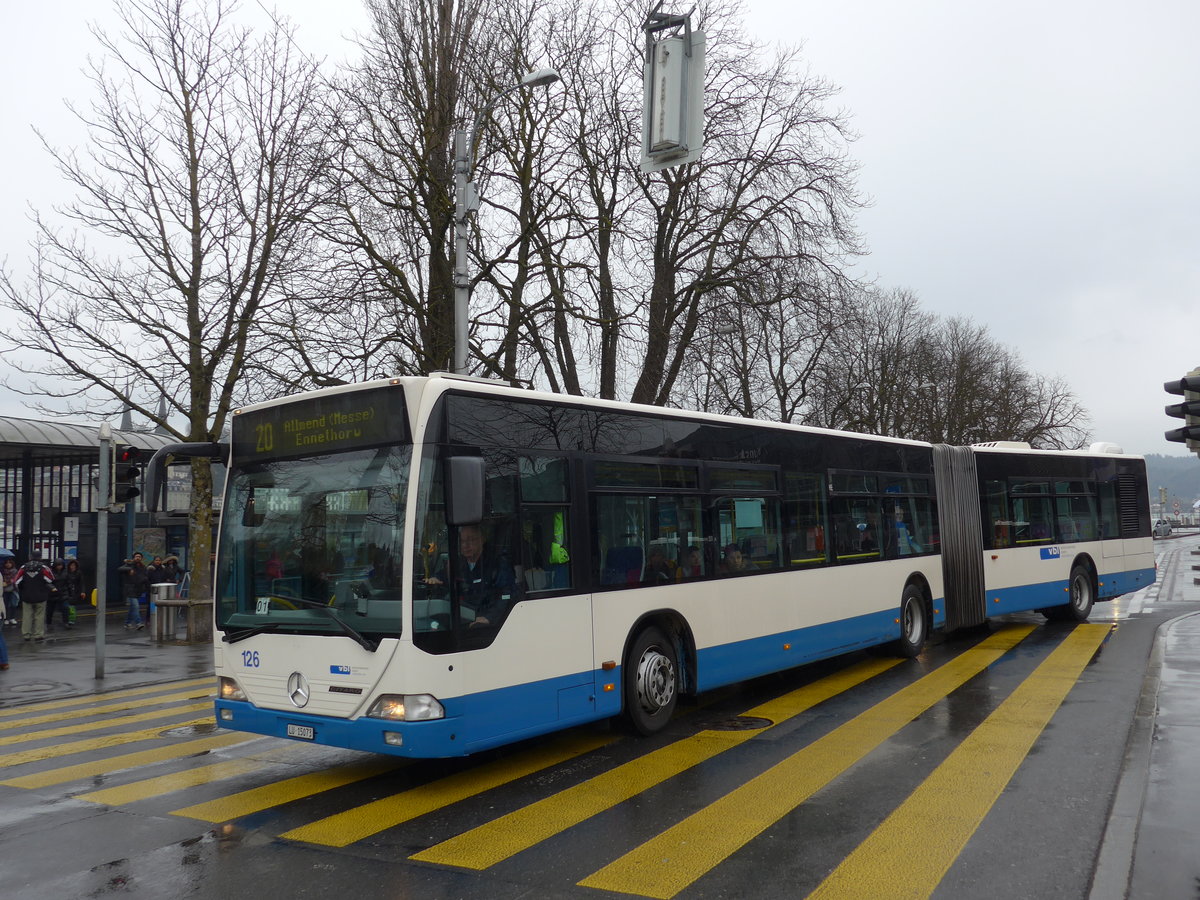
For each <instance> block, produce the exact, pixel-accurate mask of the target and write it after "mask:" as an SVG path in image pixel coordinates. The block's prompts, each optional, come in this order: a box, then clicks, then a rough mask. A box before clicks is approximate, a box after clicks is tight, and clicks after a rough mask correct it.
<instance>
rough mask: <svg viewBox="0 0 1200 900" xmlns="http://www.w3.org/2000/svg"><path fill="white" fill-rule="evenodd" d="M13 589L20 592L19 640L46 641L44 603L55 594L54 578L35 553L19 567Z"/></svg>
mask: <svg viewBox="0 0 1200 900" xmlns="http://www.w3.org/2000/svg"><path fill="white" fill-rule="evenodd" d="M13 587H15V588H16V589H17V590H19V591H20V592H21V638H22V640H26V641H28V640H33V641H34V642H37V641H44V640H45V639H46V603H47V602H48V601H49V600H50V597H51V595H52V594H54V593H55V587H54V576H53V575H52V574H51V573H50V569H49V568H48V567H46V566H44V565H42V560H41V557H40V556H38V555H37V554H36V553H34V554H32V555H31V556H30V557H29V562H27V563H25V565H23V566H21V570H20V571H19V572H18V573H17V577H16V578H14V579H13Z"/></svg>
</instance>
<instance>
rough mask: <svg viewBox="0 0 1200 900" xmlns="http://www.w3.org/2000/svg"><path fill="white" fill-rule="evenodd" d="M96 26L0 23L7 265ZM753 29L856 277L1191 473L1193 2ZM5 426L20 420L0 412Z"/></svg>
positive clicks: (7, 408)
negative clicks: (844, 132) (772, 62)
mask: <svg viewBox="0 0 1200 900" xmlns="http://www.w3.org/2000/svg"><path fill="white" fill-rule="evenodd" d="M667 6H668V7H670V6H671V4H670V3H668V4H667ZM675 6H677V7H678V9H677V10H676V11H680V12H682V11H684V9H685V8H686V7H690V2H689V3H686V4H682V3H681V4H675ZM279 8H280V9H281V10H283V11H284V12H286V13H287V14H289V15H290V16H292V18H293V19H294V20H295V21H296V22H297V24H298V25H299V26H300V34H299V42H300V44H301V45H302V46H304V47H305V48H306V49H311V50H313V51H314V52H318V53H321V54H323V55H327V56H329V57H331V58H334V59H339V58H342V57H344V56H345V55H346V54H347V53H349V52H351V48H350V46H349V44H347V43H345V42H343V41H342V40H341V35H348V34H350V33H351V32H353V31H354V29H356V28H361V27H362V26H363V24H364V22H365V17H364V16H363V14H362V12H361V10H360V8H359V6H358V4H357V3H356V2H355V0H336V2H331V0H323V2H316V0H285V2H281V3H280V4H279ZM111 18H112V14H111V8H110V6H109V4H108V3H107V2H106V0H91V2H83V0H53V2H50V3H42V4H25V3H16V2H6V3H3V4H0V35H3V37H2V38H0V41H3V44H4V52H3V53H2V54H0V84H3V85H5V88H4V91H3V94H2V95H0V122H3V127H4V140H3V142H2V143H0V171H3V172H4V177H3V178H2V179H0V259H7V261H8V264H9V265H10V267H13V268H23V266H24V260H25V259H26V258H27V257H28V249H27V245H28V241H29V239H30V237H31V235H32V226H31V225H30V223H29V221H28V218H27V217H28V207H29V204H30V203H32V204H34V205H35V206H37V207H39V208H41V209H47V208H48V207H49V206H50V205H51V204H52V203H53V202H56V201H61V200H63V199H65V195H64V190H65V188H64V186H63V184H62V182H61V181H60V180H59V179H58V178H57V177H56V175H55V173H54V171H53V169H52V167H51V166H50V164H49V162H48V160H47V158H46V155H45V152H44V151H43V150H42V149H41V147H40V145H39V143H38V141H37V139H36V137H35V136H34V134H33V133H32V131H31V125H33V124H37V125H38V127H39V128H41V129H42V130H44V131H45V132H46V133H47V136H48V137H50V138H51V140H52V141H53V142H54V143H57V144H65V145H72V144H78V143H79V142H80V139H81V131H80V130H79V128H78V126H76V125H75V124H74V123H73V122H72V121H71V120H70V119H69V117H68V116H67V115H66V113H65V111H64V108H63V103H62V101H63V98H65V97H70V96H78V95H79V94H80V92H86V91H87V90H88V86H87V82H86V81H85V80H84V79H83V77H82V75H81V74H80V71H79V70H80V68H81V66H82V64H83V60H84V57H85V56H86V55H87V54H88V53H94V52H95V42H94V39H93V38H92V37H91V36H90V35H89V33H88V30H87V23H88V22H89V21H92V20H96V19H100V20H103V21H111ZM747 25H748V28H749V29H750V30H751V32H752V33H754V34H757V35H760V36H762V38H763V39H764V40H783V41H785V42H787V43H790V44H802V45H803V47H804V51H805V57H806V59H807V60H808V63H809V65H810V67H811V69H812V71H813V73H814V74H817V75H819V76H822V77H824V78H826V79H828V80H829V81H831V82H833V83H835V84H837V85H840V86H841V88H842V92H841V94H840V97H839V101H838V102H839V104H840V105H841V106H842V107H843V108H844V110H845V111H846V112H847V113H848V115H849V118H850V122H851V125H852V127H853V128H854V129H855V130H856V131H857V132H858V134H859V135H860V138H859V140H858V141H857V142H856V143H855V145H854V147H853V155H854V157H855V158H856V159H857V160H858V162H859V163H860V165H861V172H860V176H859V182H860V187H861V188H862V190H863V191H864V193H866V194H867V195H869V197H870V198H871V200H872V206H871V207H870V208H869V209H867V210H865V211H863V212H862V213H861V214H860V216H859V227H860V231H861V232H862V234H863V235H864V238H865V241H866V244H867V246H868V248H869V249H870V251H871V253H870V255H869V256H868V257H866V258H864V259H863V260H862V261H861V262H860V263H859V268H860V270H861V271H862V272H863V274H868V275H871V276H873V277H875V278H877V279H878V281H879V283H880V284H882V285H884V286H886V287H902V288H907V289H910V290H912V291H914V292H915V293H916V294H917V295H918V296H919V297H920V298H921V300H922V302H923V304H924V306H925V307H926V308H927V309H929V310H931V311H933V312H936V313H939V314H944V315H953V314H962V315H967V316H970V317H971V318H973V319H974V320H975V321H976V322H979V323H981V324H984V325H986V326H988V328H989V329H990V330H991V332H992V334H993V335H994V336H995V337H996V338H998V339H999V340H1001V341H1003V342H1004V343H1006V344H1008V345H1009V346H1012V347H1014V348H1016V349H1017V350H1018V351H1019V352H1020V353H1021V354H1022V356H1023V357H1024V358H1025V361H1026V363H1027V364H1028V365H1029V366H1030V368H1032V369H1034V370H1035V371H1037V372H1040V373H1043V374H1047V375H1062V376H1063V377H1064V378H1065V379H1067V381H1068V383H1069V384H1070V386H1071V388H1072V389H1073V390H1074V391H1075V393H1076V394H1077V396H1078V397H1079V398H1080V400H1081V401H1082V402H1083V404H1084V405H1085V406H1086V407H1087V408H1088V409H1089V410H1090V412H1091V415H1092V421H1093V424H1092V428H1093V433H1094V435H1095V439H1096V440H1107V441H1114V442H1116V443H1118V444H1121V445H1122V446H1124V448H1125V449H1126V451H1128V452H1134V453H1182V452H1183V450H1182V447H1181V445H1178V444H1169V443H1167V442H1166V441H1165V440H1164V439H1163V436H1162V433H1163V431H1164V430H1165V429H1166V428H1168V427H1170V426H1171V425H1172V424H1173V423H1172V422H1171V420H1169V419H1167V417H1166V416H1165V415H1164V413H1163V405H1164V404H1165V403H1167V402H1168V401H1170V400H1173V399H1175V398H1170V397H1168V396H1167V395H1166V394H1165V393H1164V392H1163V390H1162V382H1163V381H1165V380H1167V379H1174V378H1178V377H1179V376H1181V375H1183V374H1184V373H1186V372H1187V371H1188V370H1189V369H1191V368H1193V367H1195V366H1200V180H1198V178H1197V171H1198V169H1200V120H1198V116H1197V107H1198V105H1200V101H1198V99H1197V98H1198V97H1200V52H1197V50H1196V46H1195V44H1196V39H1197V35H1200V2H1196V0H1143V2H1141V3H1138V4H1132V3H1128V2H1124V3H1117V2H1109V0H1087V2H1085V0H1049V2H1047V0H1040V2H1030V0H1007V2H1005V3H1003V4H1001V3H964V2H962V0H909V2H907V3H896V2H895V0H837V2H826V3H806V4H798V3H795V2H790V0H789V2H765V0H749V2H748V3H747ZM554 62H555V61H554V60H546V61H545V63H546V64H549V65H553V64H554ZM562 74H563V76H564V77H567V78H569V77H570V73H569V72H565V71H564V72H563V73H562ZM634 77H637V76H636V75H635V76H634ZM86 97H87V95H86V94H85V96H84V98H83V99H86ZM0 414H3V415H26V414H28V411H27V410H26V409H25V408H24V407H23V406H21V404H20V401H19V398H13V397H5V396H2V395H0Z"/></svg>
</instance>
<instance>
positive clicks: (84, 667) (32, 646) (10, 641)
mask: <svg viewBox="0 0 1200 900" xmlns="http://www.w3.org/2000/svg"><path fill="white" fill-rule="evenodd" d="M107 619H108V622H107V626H106V628H105V630H104V641H105V653H104V678H102V679H98V678H96V616H95V611H94V610H92V609H87V610H86V611H85V610H82V609H81V610H79V619H78V621H77V622H76V623H75V627H74V628H72V629H69V630H67V629H64V628H63V627H62V625H60V624H57V623H56V624H55V630H54V631H48V632H47V633H46V640H45V642H43V643H40V644H39V643H33V642H28V643H27V642H25V641H22V640H21V631H20V629H19V628H5V629H4V640H5V642H6V643H7V645H8V661H9V664H10V668H9V670H8V671H7V672H0V708H5V707H10V706H16V705H18V704H21V703H30V702H33V701H38V700H57V699H60V698H66V697H77V696H81V695H86V694H95V693H100V692H102V691H111V690H117V689H119V688H127V687H135V686H138V685H146V684H160V683H163V682H168V681H177V680H179V679H183V678H203V677H205V676H209V677H211V676H212V674H213V650H212V643H211V642H208V641H206V642H204V643H201V644H187V643H184V642H183V641H161V642H160V641H156V640H154V638H153V631H152V629H151V626H150V625H149V624H147V626H146V628H145V630H143V631H126V630H125V628H124V627H123V623H124V621H125V608H124V606H122V607H121V608H120V609H119V610H110V611H109V613H108V616H107ZM184 631H185V629H184V627H183V625H182V624H181V625H180V626H179V629H178V633H179V634H181V635H182V634H183V633H184Z"/></svg>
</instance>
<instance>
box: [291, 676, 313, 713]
mask: <svg viewBox="0 0 1200 900" xmlns="http://www.w3.org/2000/svg"><path fill="white" fill-rule="evenodd" d="M287 692H288V699H289V700H291V701H292V704H293V705H294V706H297V707H300V708H303V707H304V706H306V705H307V704H308V698H309V694H310V691H309V689H308V679H307V678H305V677H304V676H303V675H301V674H300V673H299V672H293V673H292V674H291V675H289V676H288V685H287Z"/></svg>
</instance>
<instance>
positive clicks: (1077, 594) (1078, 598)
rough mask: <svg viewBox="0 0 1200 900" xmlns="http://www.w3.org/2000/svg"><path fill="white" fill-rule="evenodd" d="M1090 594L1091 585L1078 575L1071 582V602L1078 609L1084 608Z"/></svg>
mask: <svg viewBox="0 0 1200 900" xmlns="http://www.w3.org/2000/svg"><path fill="white" fill-rule="evenodd" d="M1090 596H1091V585H1090V584H1088V582H1087V579H1086V578H1084V577H1082V576H1080V577H1078V578H1076V579H1075V580H1074V581H1072V582H1071V604H1072V605H1073V606H1074V607H1075V608H1076V609H1079V610H1082V609H1084V608H1085V607H1086V606H1087V604H1088V599H1089V598H1090Z"/></svg>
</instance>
